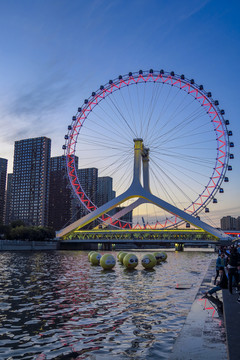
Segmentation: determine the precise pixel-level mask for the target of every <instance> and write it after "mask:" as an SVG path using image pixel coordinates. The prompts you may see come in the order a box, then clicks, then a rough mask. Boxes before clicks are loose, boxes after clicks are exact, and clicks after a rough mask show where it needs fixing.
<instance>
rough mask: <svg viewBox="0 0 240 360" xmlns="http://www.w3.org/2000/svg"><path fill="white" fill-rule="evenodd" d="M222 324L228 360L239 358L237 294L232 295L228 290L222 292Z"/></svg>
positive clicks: (238, 308) (238, 307)
mask: <svg viewBox="0 0 240 360" xmlns="http://www.w3.org/2000/svg"><path fill="white" fill-rule="evenodd" d="M222 293H223V294H222V296H223V311H224V322H225V328H226V335H227V348H228V359H229V360H239V358H240V303H238V302H237V298H238V294H236V293H235V292H234V291H233V295H231V294H230V293H229V291H228V290H223V291H222Z"/></svg>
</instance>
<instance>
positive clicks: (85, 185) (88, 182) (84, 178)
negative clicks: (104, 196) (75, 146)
mask: <svg viewBox="0 0 240 360" xmlns="http://www.w3.org/2000/svg"><path fill="white" fill-rule="evenodd" d="M77 176H78V179H79V182H80V184H81V186H82V189H83V190H84V192H85V194H86V196H87V197H88V198H89V199H90V200H91V201H92V203H93V204H97V189H98V169H96V168H85V169H78V170H77ZM80 205H81V204H80ZM87 213H88V211H87V210H86V209H85V207H84V206H83V205H81V208H80V210H79V217H80V218H81V217H83V216H84V215H86V214H87ZM94 226H96V221H94V222H93V223H91V224H89V225H88V228H92V227H94Z"/></svg>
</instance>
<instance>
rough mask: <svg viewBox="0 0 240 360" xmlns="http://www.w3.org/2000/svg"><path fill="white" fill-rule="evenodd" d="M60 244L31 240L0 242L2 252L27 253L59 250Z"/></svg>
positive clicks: (54, 241)
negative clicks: (29, 251)
mask: <svg viewBox="0 0 240 360" xmlns="http://www.w3.org/2000/svg"><path fill="white" fill-rule="evenodd" d="M58 248H59V242H58V241H56V240H53V241H29V240H0V251H25V250H33V251H35V250H57V249H58Z"/></svg>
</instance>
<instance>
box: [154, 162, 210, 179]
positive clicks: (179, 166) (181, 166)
mask: <svg viewBox="0 0 240 360" xmlns="http://www.w3.org/2000/svg"><path fill="white" fill-rule="evenodd" d="M157 160H158V163H159V164H161V163H162V166H164V168H166V162H163V160H162V159H157ZM152 161H153V162H156V161H155V160H154V159H152ZM189 162H190V161H187V162H186V164H187V165H189ZM192 164H194V165H196V168H197V169H199V165H198V164H197V163H196V162H194V161H192ZM167 165H168V166H169V167H172V168H173V167H174V168H175V169H176V170H178V171H179V172H180V173H182V174H186V172H189V173H190V174H196V175H197V177H198V179H199V176H201V177H203V178H205V179H206V178H208V176H207V175H205V174H204V173H202V172H200V171H197V170H195V168H193V167H192V166H191V167H189V166H188V167H185V166H184V164H183V163H182V162H181V163H179V162H171V161H169V160H168V162H167ZM205 167H206V165H205ZM208 167H209V169H213V167H212V166H208ZM182 170H185V172H183V171H182ZM189 176H191V175H189V174H188V177H189ZM195 181H196V182H198V180H195ZM200 184H201V185H203V184H202V183H200Z"/></svg>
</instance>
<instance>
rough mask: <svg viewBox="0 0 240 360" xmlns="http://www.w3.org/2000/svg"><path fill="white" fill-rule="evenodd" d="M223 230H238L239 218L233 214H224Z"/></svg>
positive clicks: (222, 219) (221, 221)
mask: <svg viewBox="0 0 240 360" xmlns="http://www.w3.org/2000/svg"><path fill="white" fill-rule="evenodd" d="M220 223H221V229H222V230H236V229H237V220H236V219H235V218H234V217H232V216H224V217H223V218H221V220H220Z"/></svg>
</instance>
